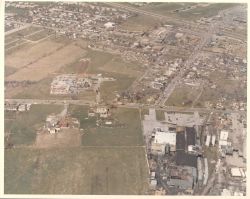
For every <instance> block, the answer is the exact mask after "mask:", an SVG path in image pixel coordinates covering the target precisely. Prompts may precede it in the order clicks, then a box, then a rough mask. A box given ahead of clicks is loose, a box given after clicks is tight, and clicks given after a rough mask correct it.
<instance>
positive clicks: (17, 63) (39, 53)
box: [5, 40, 62, 68]
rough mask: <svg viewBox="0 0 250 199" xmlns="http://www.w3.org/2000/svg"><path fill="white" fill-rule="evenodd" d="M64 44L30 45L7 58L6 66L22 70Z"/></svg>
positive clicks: (45, 42)
mask: <svg viewBox="0 0 250 199" xmlns="http://www.w3.org/2000/svg"><path fill="white" fill-rule="evenodd" d="M60 46H62V44H60V43H57V42H53V41H50V40H49V41H44V42H41V43H38V44H35V45H32V44H31V45H29V46H27V47H25V48H22V49H20V50H19V51H16V52H14V53H12V54H9V55H7V56H6V57H5V66H10V67H14V68H22V67H24V66H25V65H27V64H30V63H32V62H35V61H36V60H37V59H39V58H42V57H44V56H46V55H47V54H49V53H51V52H53V51H55V50H56V49H57V48H59V47H60Z"/></svg>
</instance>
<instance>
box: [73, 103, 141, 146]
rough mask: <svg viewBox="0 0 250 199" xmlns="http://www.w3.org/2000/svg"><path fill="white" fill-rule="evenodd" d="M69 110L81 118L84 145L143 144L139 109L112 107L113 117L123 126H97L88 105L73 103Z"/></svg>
mask: <svg viewBox="0 0 250 199" xmlns="http://www.w3.org/2000/svg"><path fill="white" fill-rule="evenodd" d="M69 112H71V113H72V116H73V117H76V118H78V119H79V120H80V124H81V128H83V129H84V132H85V134H84V135H83V137H82V145H83V146H92V145H94V146H141V145H143V136H142V130H141V122H140V115H139V111H138V110H137V109H126V108H118V109H112V113H111V118H115V119H116V120H118V122H119V123H120V124H122V126H114V127H103V126H102V127H100V126H99V127H98V126H96V118H95V117H90V118H88V107H86V106H75V105H71V106H70V109H69ZM86 118H88V119H86Z"/></svg>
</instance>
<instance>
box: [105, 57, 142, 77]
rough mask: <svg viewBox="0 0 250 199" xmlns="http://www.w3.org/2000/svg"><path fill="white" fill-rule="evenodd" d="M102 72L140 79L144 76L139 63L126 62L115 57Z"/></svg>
mask: <svg viewBox="0 0 250 199" xmlns="http://www.w3.org/2000/svg"><path fill="white" fill-rule="evenodd" d="M101 70H103V71H107V72H111V73H119V74H124V75H128V76H133V77H134V76H135V77H138V76H139V75H141V74H142V71H140V65H139V63H127V62H124V61H123V60H122V58H121V57H120V56H118V57H114V58H113V59H112V60H111V61H110V62H108V63H106V64H105V65H104V66H103V67H102V68H101ZM141 70H142V69H141Z"/></svg>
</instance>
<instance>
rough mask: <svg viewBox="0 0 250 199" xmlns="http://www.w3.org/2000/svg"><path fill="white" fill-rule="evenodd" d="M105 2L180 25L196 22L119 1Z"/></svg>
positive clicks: (194, 24) (193, 24)
mask: <svg viewBox="0 0 250 199" xmlns="http://www.w3.org/2000/svg"><path fill="white" fill-rule="evenodd" d="M105 4H107V5H110V6H113V7H117V8H122V9H125V10H128V11H131V12H134V13H139V14H143V15H148V16H151V17H155V18H159V19H162V20H164V19H165V20H169V21H171V22H174V23H176V24H178V25H182V26H189V27H191V26H194V27H196V25H197V24H196V23H194V22H191V21H186V20H181V19H178V18H174V17H170V16H165V15H161V14H157V13H153V12H149V11H145V10H141V9H137V8H134V7H131V6H126V5H124V4H120V3H114V2H112V3H109V2H105Z"/></svg>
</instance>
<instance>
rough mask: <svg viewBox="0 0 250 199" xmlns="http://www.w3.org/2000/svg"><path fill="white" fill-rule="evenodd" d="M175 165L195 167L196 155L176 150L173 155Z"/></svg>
mask: <svg viewBox="0 0 250 199" xmlns="http://www.w3.org/2000/svg"><path fill="white" fill-rule="evenodd" d="M175 161H176V164H177V165H180V166H189V167H194V168H197V156H196V155H192V154H188V153H186V152H184V151H177V153H176V156H175Z"/></svg>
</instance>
